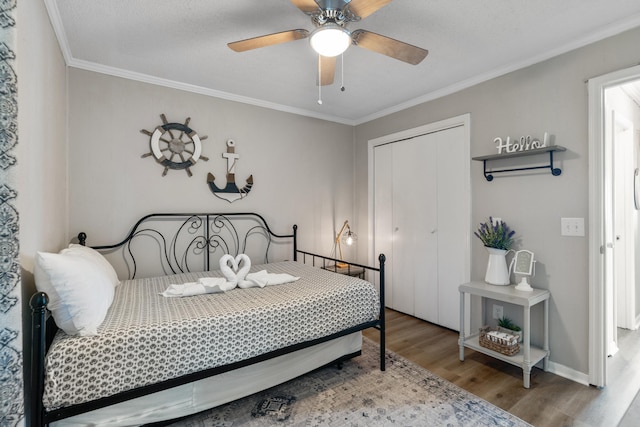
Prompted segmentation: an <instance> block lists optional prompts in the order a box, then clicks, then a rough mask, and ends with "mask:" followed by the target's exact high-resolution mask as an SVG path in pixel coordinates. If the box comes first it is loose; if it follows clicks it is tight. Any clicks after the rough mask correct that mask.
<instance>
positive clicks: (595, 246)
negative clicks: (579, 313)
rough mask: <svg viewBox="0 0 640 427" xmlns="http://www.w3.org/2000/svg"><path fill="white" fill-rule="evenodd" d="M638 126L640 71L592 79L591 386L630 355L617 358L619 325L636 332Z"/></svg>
mask: <svg viewBox="0 0 640 427" xmlns="http://www.w3.org/2000/svg"><path fill="white" fill-rule="evenodd" d="M639 129H640V67H633V68H630V69H626V70H621V71H618V72H615V73H611V74H608V75H605V76H601V77H598V78H595V79H591V80H590V81H589V169H590V174H589V196H590V202H589V203H590V207H589V215H590V224H589V265H590V271H589V282H590V283H589V301H590V303H589V304H590V318H589V322H590V324H589V381H590V383H591V384H593V385H596V386H600V387H602V386H605V385H607V384H609V381H608V374H609V373H613V372H608V370H609V369H611V367H610V366H608V365H609V364H610V363H611V362H610V361H611V360H612V359H613V358H617V359H620V358H621V357H624V356H623V355H621V356H615V355H616V353H617V352H618V350H619V349H620V348H623V347H621V346H620V345H619V340H618V330H619V328H624V330H635V329H637V327H638V318H639V316H638V312H639V311H640V303H639V302H638V297H640V291H639V289H638V282H640V273H638V271H639V270H638V268H640V262H635V259H636V258H637V255H640V243H639V242H640V241H639V237H638V229H639V228H640V227H639V225H638V221H639V217H640V215H639V211H638V208H639V207H640V200H638V195H639V194H640V191H639V189H638V185H640V181H639V178H640V177H639V175H640V172H639V171H640V169H639V168H640V162H639V161H638V159H639V158H640V154H639V153H640V134H639V133H638V130H639ZM635 335H638V334H635ZM625 337H628V335H627V334H625ZM608 362H609V363H608ZM638 388H640V383H639V384H638Z"/></svg>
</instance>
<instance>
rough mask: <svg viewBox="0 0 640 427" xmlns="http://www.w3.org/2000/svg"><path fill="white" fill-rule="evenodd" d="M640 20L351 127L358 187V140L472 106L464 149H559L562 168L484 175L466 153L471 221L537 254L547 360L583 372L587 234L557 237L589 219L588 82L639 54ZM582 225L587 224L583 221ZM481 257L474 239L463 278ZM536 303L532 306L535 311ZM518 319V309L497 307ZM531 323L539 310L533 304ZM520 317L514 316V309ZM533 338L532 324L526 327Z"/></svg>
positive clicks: (362, 205) (360, 190)
mask: <svg viewBox="0 0 640 427" xmlns="http://www.w3.org/2000/svg"><path fill="white" fill-rule="evenodd" d="M639 45H640V28H638V29H635V30H632V31H629V32H626V33H623V34H621V35H618V36H615V37H612V38H609V39H606V40H604V41H601V42H599V43H595V44H593V45H589V46H587V47H584V48H581V49H578V50H576V51H573V52H570V53H567V54H564V55H561V56H559V57H556V58H553V59H551V60H548V61H545V62H543V63H540V64H536V65H533V66H530V67H528V68H525V69H522V70H519V71H516V72H512V73H509V74H507V75H504V76H502V77H499V78H496V79H493V80H490V81H487V82H485V83H482V84H478V85H476V86H473V87H471V88H468V89H466V90H463V91H460V92H458V93H455V94H452V95H449V96H446V97H443V98H440V99H437V100H434V101H431V102H427V103H424V104H421V105H418V106H415V107H412V108H409V109H407V110H404V111H401V112H398V113H395V114H392V115H389V116H386V117H383V118H380V119H377V120H374V121H371V122H369V123H365V124H362V125H359V126H357V127H356V159H357V162H356V194H359V195H362V194H367V163H366V157H367V141H368V140H370V139H372V138H376V137H380V136H383V135H387V134H391V133H394V132H398V131H400V130H403V129H408V128H412V127H416V126H420V125H423V124H426V123H431V122H435V121H438V120H442V119H446V118H449V117H453V116H457V115H460V114H464V113H471V155H472V157H474V156H480V155H485V154H493V153H496V152H497V150H496V149H495V144H494V143H493V139H494V138H496V137H502V138H505V137H507V136H511V137H512V138H514V137H517V138H519V137H520V136H523V135H532V136H534V137H535V136H537V137H542V134H543V133H544V132H545V131H547V132H549V134H550V135H551V136H552V141H553V142H554V143H555V144H557V145H562V146H564V147H566V148H567V151H566V152H564V153H562V154H559V155H558V156H557V158H558V159H559V160H560V162H559V166H560V167H561V168H562V175H561V176H559V177H554V176H552V175H551V174H549V173H543V174H541V173H529V174H525V175H522V176H510V177H505V176H497V177H496V179H495V180H494V181H493V182H487V181H486V180H485V179H484V177H483V176H482V163H481V162H477V161H471V160H470V161H471V171H472V173H471V179H472V219H473V224H470V225H469V226H470V227H472V229H474V230H475V229H476V228H477V224H478V223H480V222H481V221H483V220H484V219H485V218H486V217H488V216H489V215H493V216H496V217H501V218H502V219H503V220H505V221H506V222H507V223H508V224H509V225H511V226H512V227H513V228H514V229H515V230H516V232H517V237H518V244H517V248H526V249H529V250H532V251H533V252H535V254H536V259H537V260H538V263H537V267H536V276H535V278H534V279H533V281H532V283H533V285H534V286H537V287H540V288H545V289H549V290H550V291H551V295H552V297H551V308H550V319H551V321H550V329H551V334H550V335H551V360H552V361H553V362H554V363H557V364H560V365H563V366H565V367H568V368H569V369H571V370H574V371H576V372H577V373H585V374H586V373H587V372H588V237H587V236H585V237H563V236H560V218H561V217H582V218H585V226H587V225H588V220H589V218H588V184H587V178H588V141H587V137H588V124H587V122H588V116H587V113H588V109H587V85H586V84H585V82H586V81H587V80H588V79H589V78H591V77H595V76H599V75H602V74H606V73H608V72H611V71H614V70H618V69H622V68H626V67H630V66H633V65H636V64H637V63H638V62H640V51H638V49H637V46H639ZM367 203H368V199H367V198H366V197H359V198H358V200H357V206H356V209H357V217H358V221H359V222H365V221H367V215H368V214H367ZM587 228H588V227H587ZM487 259H488V256H487V255H486V253H485V251H484V248H483V247H482V244H481V243H480V241H479V240H478V239H475V238H474V241H473V245H472V268H471V277H472V279H483V277H484V272H485V268H486V262H487ZM537 311H539V310H537ZM505 314H506V315H508V316H510V317H512V318H514V319H516V320H518V319H519V317H518V315H519V312H517V311H515V310H511V311H510V310H509V307H505ZM533 316H534V317H533V318H532V322H536V319H539V316H540V313H538V312H534V314H533ZM520 319H521V316H520ZM532 334H533V340H534V341H536V340H537V341H538V342H540V331H536V330H533V331H532Z"/></svg>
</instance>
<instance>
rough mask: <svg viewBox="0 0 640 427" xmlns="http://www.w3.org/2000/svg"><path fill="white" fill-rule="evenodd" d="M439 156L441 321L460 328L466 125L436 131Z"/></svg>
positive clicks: (465, 221)
mask: <svg viewBox="0 0 640 427" xmlns="http://www.w3.org/2000/svg"><path fill="white" fill-rule="evenodd" d="M434 135H435V136H436V137H437V147H438V148H437V152H438V154H437V157H438V165H437V168H438V172H437V175H438V177H437V181H438V195H437V204H438V231H437V234H438V308H439V310H438V321H437V322H436V323H438V324H440V325H442V326H445V327H447V328H450V329H454V330H459V328H460V293H459V292H458V286H459V285H460V284H461V283H465V282H466V281H467V279H466V278H465V271H466V269H465V265H466V262H467V259H466V256H465V252H464V250H463V248H464V247H465V241H466V240H467V239H468V234H469V233H470V230H469V227H470V224H469V220H468V218H467V213H466V212H467V210H466V206H467V200H466V199H467V197H468V194H467V192H466V191H465V179H466V178H465V177H466V175H465V173H463V171H464V170H465V168H466V169H468V168H469V158H468V157H467V156H466V155H465V151H464V136H465V129H464V127H462V126H459V127H455V128H451V129H447V130H446V131H442V132H437V133H435V134H434Z"/></svg>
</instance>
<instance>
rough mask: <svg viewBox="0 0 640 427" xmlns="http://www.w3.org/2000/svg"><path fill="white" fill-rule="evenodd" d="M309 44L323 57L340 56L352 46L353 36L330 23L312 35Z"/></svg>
mask: <svg viewBox="0 0 640 427" xmlns="http://www.w3.org/2000/svg"><path fill="white" fill-rule="evenodd" d="M309 42H310V43H311V47H312V48H313V50H315V51H316V52H317V53H318V54H320V55H322V56H327V57H332V56H338V55H340V54H341V53H343V52H344V51H345V50H347V48H348V47H349V45H350V44H351V34H350V33H349V31H347V30H346V29H345V28H342V27H341V26H339V25H338V24H333V23H328V24H325V25H323V26H322V27H320V28H317V29H316V30H315V31H314V32H313V33H311V38H310V39H309Z"/></svg>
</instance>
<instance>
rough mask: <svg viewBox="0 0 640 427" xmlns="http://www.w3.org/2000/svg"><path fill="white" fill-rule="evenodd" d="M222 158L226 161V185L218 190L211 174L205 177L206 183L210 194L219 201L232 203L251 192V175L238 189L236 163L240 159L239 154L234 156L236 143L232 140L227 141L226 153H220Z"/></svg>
mask: <svg viewBox="0 0 640 427" xmlns="http://www.w3.org/2000/svg"><path fill="white" fill-rule="evenodd" d="M222 157H224V158H225V159H227V185H226V186H225V187H224V188H220V187H218V186H217V185H216V183H215V179H216V177H215V176H213V174H212V173H209V174H208V175H207V183H208V184H209V189H211V192H212V193H213V194H214V195H215V196H216V197H219V198H221V199H224V200H226V201H228V202H229V203H233V202H235V201H236V200H240V199H243V198H245V197H246V196H247V194H249V191H251V187H253V175H249V178H247V180H246V185H245V186H244V187H242V188H238V186H237V185H236V163H237V162H238V159H239V158H240V155H239V154H236V142H235V141H234V140H233V139H230V140H228V141H227V152H226V153H222Z"/></svg>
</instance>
